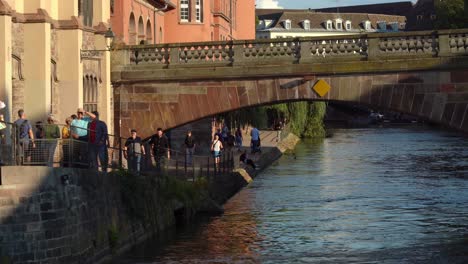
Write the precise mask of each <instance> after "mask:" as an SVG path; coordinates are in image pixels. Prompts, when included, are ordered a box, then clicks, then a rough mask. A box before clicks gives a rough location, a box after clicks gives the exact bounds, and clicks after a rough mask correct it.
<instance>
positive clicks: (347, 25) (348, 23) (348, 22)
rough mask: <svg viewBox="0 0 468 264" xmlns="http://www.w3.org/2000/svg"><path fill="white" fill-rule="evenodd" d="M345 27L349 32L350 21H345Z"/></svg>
mask: <svg viewBox="0 0 468 264" xmlns="http://www.w3.org/2000/svg"><path fill="white" fill-rule="evenodd" d="M345 25H346V30H351V29H352V27H351V21H349V20H346V23H345Z"/></svg>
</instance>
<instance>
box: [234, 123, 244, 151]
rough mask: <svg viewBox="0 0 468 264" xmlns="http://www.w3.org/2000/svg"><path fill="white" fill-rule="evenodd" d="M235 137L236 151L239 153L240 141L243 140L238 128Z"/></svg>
mask: <svg viewBox="0 0 468 264" xmlns="http://www.w3.org/2000/svg"><path fill="white" fill-rule="evenodd" d="M235 136H236V146H237V151H239V152H240V151H241V148H242V141H243V140H244V138H243V136H242V130H241V128H240V127H238V128H237V130H236V133H235Z"/></svg>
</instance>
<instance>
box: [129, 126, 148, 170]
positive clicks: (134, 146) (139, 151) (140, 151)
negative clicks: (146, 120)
mask: <svg viewBox="0 0 468 264" xmlns="http://www.w3.org/2000/svg"><path fill="white" fill-rule="evenodd" d="M141 155H146V153H145V147H144V146H143V144H142V141H141V138H140V137H138V136H137V131H136V129H132V130H131V131H130V137H129V138H127V140H126V141H125V148H124V157H125V159H127V163H128V169H129V170H130V171H133V172H136V173H137V174H139V173H140V170H141V165H140V164H141Z"/></svg>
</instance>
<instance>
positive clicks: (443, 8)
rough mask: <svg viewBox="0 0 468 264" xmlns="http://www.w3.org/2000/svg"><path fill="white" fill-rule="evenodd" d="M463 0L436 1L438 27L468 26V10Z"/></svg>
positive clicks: (436, 24)
mask: <svg viewBox="0 0 468 264" xmlns="http://www.w3.org/2000/svg"><path fill="white" fill-rule="evenodd" d="M465 8H466V4H465V3H464V1H463V0H450V1H447V0H446V1H435V9H436V16H437V19H436V21H435V27H436V28H437V29H456V28H463V27H466V26H468V23H467V22H468V16H467V15H468V14H467V12H468V10H465Z"/></svg>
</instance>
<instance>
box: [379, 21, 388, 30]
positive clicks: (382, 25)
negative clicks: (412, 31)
mask: <svg viewBox="0 0 468 264" xmlns="http://www.w3.org/2000/svg"><path fill="white" fill-rule="evenodd" d="M377 26H378V27H379V29H380V30H387V22H385V21H379V22H377Z"/></svg>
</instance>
